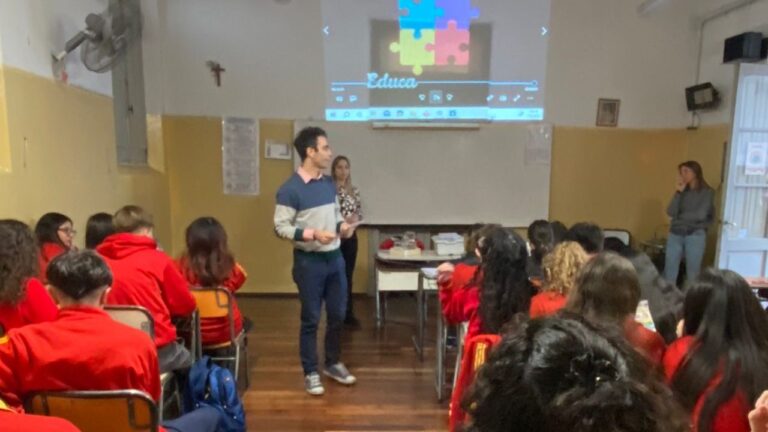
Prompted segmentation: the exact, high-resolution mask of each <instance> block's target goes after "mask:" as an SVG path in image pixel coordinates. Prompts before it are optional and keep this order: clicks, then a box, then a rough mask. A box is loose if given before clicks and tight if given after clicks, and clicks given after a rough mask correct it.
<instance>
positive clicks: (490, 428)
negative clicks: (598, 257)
mask: <svg viewBox="0 0 768 432" xmlns="http://www.w3.org/2000/svg"><path fill="white" fill-rule="evenodd" d="M464 406H465V408H466V410H467V411H468V412H469V414H470V416H471V421H470V424H469V425H468V428H467V429H466V430H467V431H468V432H517V431H520V432H562V431H568V432H604V431H611V432H683V431H688V430H689V427H688V424H687V419H686V418H685V415H684V413H683V412H682V410H681V409H680V408H679V406H678V405H677V404H676V403H675V401H674V398H673V397H672V394H671V392H670V391H669V389H668V388H667V387H666V386H664V384H663V383H662V382H661V380H660V379H659V378H658V377H657V376H656V375H655V374H654V373H649V372H648V368H647V363H646V362H645V361H643V359H642V358H640V356H638V355H637V354H636V353H635V352H634V351H633V350H632V348H631V347H630V346H628V345H627V344H626V342H624V341H623V340H622V339H621V338H617V337H615V336H613V334H612V333H611V332H609V331H604V330H603V329H601V328H600V327H598V326H596V325H595V324H591V323H589V322H587V321H585V320H582V319H580V318H575V317H574V318H569V317H558V318H553V317H548V318H543V319H538V320H533V321H530V322H528V323H526V324H523V325H522V326H521V327H518V328H517V329H516V331H514V332H513V333H511V334H509V335H507V336H505V337H504V339H503V340H502V342H501V343H500V345H498V346H497V347H496V349H494V350H493V351H492V352H491V354H490V356H489V357H488V360H487V362H486V363H485V364H484V365H483V366H482V367H481V368H480V370H479V372H478V374H477V378H476V380H475V385H474V387H473V389H472V392H471V393H470V394H469V395H468V397H467V398H466V399H465V401H464Z"/></svg>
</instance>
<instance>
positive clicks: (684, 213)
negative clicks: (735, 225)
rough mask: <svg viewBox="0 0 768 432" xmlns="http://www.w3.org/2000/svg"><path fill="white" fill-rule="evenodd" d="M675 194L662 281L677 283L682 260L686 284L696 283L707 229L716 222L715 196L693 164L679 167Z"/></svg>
mask: <svg viewBox="0 0 768 432" xmlns="http://www.w3.org/2000/svg"><path fill="white" fill-rule="evenodd" d="M678 171H679V177H678V180H677V184H676V185H675V188H676V191H675V195H674V196H673V197H672V200H671V201H670V202H669V206H668V207H667V215H668V216H669V217H670V218H672V222H671V225H670V227H669V237H667V250H666V263H665V265H664V276H665V278H666V279H667V280H668V281H669V282H671V283H673V284H676V283H677V274H678V272H679V271H680V260H682V258H683V256H685V270H686V277H687V280H688V281H692V280H694V279H696V276H698V275H699V272H700V271H701V260H702V259H703V258H704V249H705V248H706V245H707V228H708V227H709V226H710V225H711V224H712V222H713V221H714V220H715V206H714V197H715V192H714V191H713V190H712V188H711V187H709V185H708V184H707V182H706V180H704V172H703V170H702V169H701V165H700V164H699V163H698V162H696V161H687V162H683V163H681V164H680V165H679V166H678Z"/></svg>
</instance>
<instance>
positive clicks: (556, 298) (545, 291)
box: [530, 242, 588, 319]
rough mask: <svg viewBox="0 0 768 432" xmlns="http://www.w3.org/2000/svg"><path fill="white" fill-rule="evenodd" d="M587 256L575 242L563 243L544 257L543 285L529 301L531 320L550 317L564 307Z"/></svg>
mask: <svg viewBox="0 0 768 432" xmlns="http://www.w3.org/2000/svg"><path fill="white" fill-rule="evenodd" d="M587 259H588V256H587V254H586V252H584V249H582V247H581V246H580V245H579V244H578V243H576V242H563V243H560V244H559V245H557V246H556V247H555V250H553V251H552V252H551V253H549V254H548V255H547V256H545V257H544V261H543V263H542V264H543V273H544V285H543V286H542V288H541V292H540V293H538V294H536V295H535V296H533V298H532V299H531V310H530V315H531V319H533V318H538V317H543V316H547V315H552V314H554V313H555V312H557V311H559V310H560V309H562V308H563V307H564V306H565V302H566V298H567V297H568V293H570V292H571V289H573V287H574V285H576V277H577V276H578V274H579V271H580V270H581V268H582V267H583V266H584V264H585V263H586V262H587Z"/></svg>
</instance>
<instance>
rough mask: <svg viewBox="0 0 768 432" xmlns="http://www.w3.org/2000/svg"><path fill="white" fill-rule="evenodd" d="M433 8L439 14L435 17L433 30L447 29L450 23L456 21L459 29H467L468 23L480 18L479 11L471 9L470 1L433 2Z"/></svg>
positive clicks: (443, 0)
mask: <svg viewBox="0 0 768 432" xmlns="http://www.w3.org/2000/svg"><path fill="white" fill-rule="evenodd" d="M435 8H436V9H438V10H439V11H440V12H441V13H440V15H438V16H437V17H436V20H435V26H436V27H435V28H437V29H445V28H448V23H449V22H450V21H456V26H457V27H458V28H460V29H468V28H469V24H470V22H471V21H472V20H473V19H475V18H478V17H479V16H480V11H479V10H478V9H475V8H473V7H472V1H471V0H435Z"/></svg>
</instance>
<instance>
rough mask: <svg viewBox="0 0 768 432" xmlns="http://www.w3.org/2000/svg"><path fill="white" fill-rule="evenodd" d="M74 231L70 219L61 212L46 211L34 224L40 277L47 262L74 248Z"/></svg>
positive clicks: (43, 274) (43, 278)
mask: <svg viewBox="0 0 768 432" xmlns="http://www.w3.org/2000/svg"><path fill="white" fill-rule="evenodd" d="M75 234H77V231H75V229H74V226H73V225H72V219H70V218H69V217H68V216H66V215H63V214H61V213H46V214H44V215H43V216H42V217H40V220H38V221H37V225H35V237H37V245H38V247H39V248H40V278H41V279H42V281H43V282H46V279H45V269H46V268H47V267H48V263H50V262H51V260H52V259H54V258H56V257H57V256H59V255H61V254H63V253H64V252H66V251H68V250H70V249H73V248H74V243H73V242H74V239H75Z"/></svg>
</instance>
